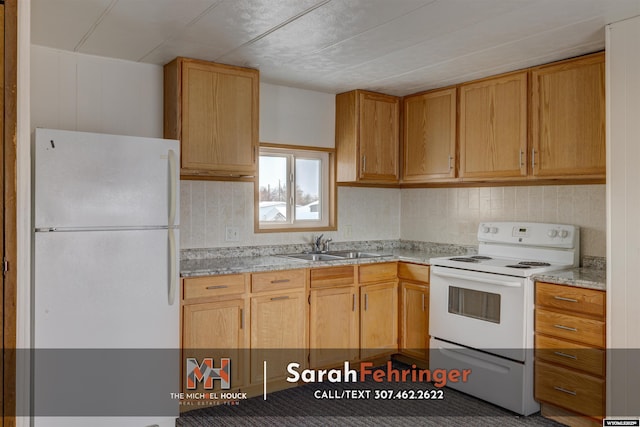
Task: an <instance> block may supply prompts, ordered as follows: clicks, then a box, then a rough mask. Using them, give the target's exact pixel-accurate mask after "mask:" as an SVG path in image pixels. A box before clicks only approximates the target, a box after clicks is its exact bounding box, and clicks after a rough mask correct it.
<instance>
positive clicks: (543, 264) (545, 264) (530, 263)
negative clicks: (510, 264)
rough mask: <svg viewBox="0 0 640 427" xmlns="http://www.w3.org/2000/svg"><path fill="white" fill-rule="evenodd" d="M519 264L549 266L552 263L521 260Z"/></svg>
mask: <svg viewBox="0 0 640 427" xmlns="http://www.w3.org/2000/svg"><path fill="white" fill-rule="evenodd" d="M518 264H520V265H526V266H530V267H549V266H550V265H551V264H549V263H548V262H541V261H520V262H519V263H518Z"/></svg>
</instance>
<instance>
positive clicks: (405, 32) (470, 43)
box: [31, 0, 640, 95]
mask: <svg viewBox="0 0 640 427" xmlns="http://www.w3.org/2000/svg"><path fill="white" fill-rule="evenodd" d="M31 9H32V10H31V13H32V18H31V19H32V22H31V28H32V34H31V41H32V43H34V44H38V45H43V46H49V47H53V48H57V49H62V50H68V51H76V52H81V53H86V54H92V55H99V56H107V57H113V58H121V59H126V60H131V61H140V62H145V63H152V64H160V65H162V64H165V63H167V62H169V61H171V60H172V59H173V58H175V57H176V56H187V57H193V58H200V59H205V60H210V61H216V62H221V63H226V64H233V65H239V66H249V67H255V68H259V69H260V76H261V80H262V81H265V82H269V83H274V84H281V85H286V86H293V87H299V88H305V89H312V90H319V91H324V92H329V93H340V92H344V91H347V90H351V89H356V88H359V89H369V90H375V91H379V92H384V93H389V94H394V95H406V94H410V93H415V92H419V91H422V90H426V89H432V88H437V87H443V86H447V85H450V84H455V83H460V82H463V81H468V80H472V79H475V78H480V77H485V76H488V75H493V74H497V73H501V72H505V71H511V70H516V69H520V68H525V67H528V66H532V65H538V64H542V63H546V62H551V61H555V60H558V59H563V58H568V57H572V56H576V55H580V54H583V53H588V52H594V51H597V50H601V49H603V48H604V26H605V25H606V24H607V23H610V22H615V21H619V20H622V19H625V18H628V17H632V16H635V15H640V0H32V6H31Z"/></svg>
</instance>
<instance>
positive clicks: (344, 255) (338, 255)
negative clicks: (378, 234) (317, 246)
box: [282, 251, 384, 261]
mask: <svg viewBox="0 0 640 427" xmlns="http://www.w3.org/2000/svg"><path fill="white" fill-rule="evenodd" d="M282 256H283V257H287V258H294V259H299V260H303V261H338V260H341V259H357V258H377V257H381V256H384V255H381V254H376V253H371V252H359V251H332V252H326V253H300V254H286V255H282Z"/></svg>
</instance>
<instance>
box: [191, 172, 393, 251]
mask: <svg viewBox="0 0 640 427" xmlns="http://www.w3.org/2000/svg"><path fill="white" fill-rule="evenodd" d="M180 190H181V194H180V197H181V200H180V201H181V207H180V214H181V215H182V217H181V225H180V244H181V246H182V248H183V249H186V248H210V247H221V246H252V245H269V244H288V243H304V242H311V235H312V233H311V232H295V233H254V232H253V184H252V183H234V182H216V181H182V182H181V188H180ZM227 226H235V227H238V228H239V231H240V240H239V241H237V242H227V241H225V227H227ZM324 235H325V237H330V238H332V239H333V240H334V241H336V242H337V241H352V240H386V239H389V240H396V239H398V238H399V237H400V192H399V191H398V190H397V189H383V188H350V187H340V188H339V189H338V231H337V232H326V233H324Z"/></svg>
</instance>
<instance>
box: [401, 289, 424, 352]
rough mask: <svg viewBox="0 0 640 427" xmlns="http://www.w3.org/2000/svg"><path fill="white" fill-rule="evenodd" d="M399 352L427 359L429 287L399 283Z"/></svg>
mask: <svg viewBox="0 0 640 427" xmlns="http://www.w3.org/2000/svg"><path fill="white" fill-rule="evenodd" d="M400 298H401V302H400V313H401V319H400V351H401V352H402V353H404V354H406V355H409V356H413V357H417V358H419V359H423V360H426V359H428V358H429V287H428V286H426V285H419V284H415V283H410V282H400Z"/></svg>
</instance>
